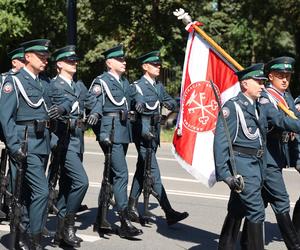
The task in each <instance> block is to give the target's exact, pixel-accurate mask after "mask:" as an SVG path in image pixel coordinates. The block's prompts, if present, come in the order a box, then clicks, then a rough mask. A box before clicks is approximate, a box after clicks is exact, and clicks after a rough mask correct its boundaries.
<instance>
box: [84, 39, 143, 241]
mask: <svg viewBox="0 0 300 250" xmlns="http://www.w3.org/2000/svg"><path fill="white" fill-rule="evenodd" d="M103 55H104V57H105V63H106V66H107V72H104V73H103V74H102V75H100V76H98V77H96V78H95V79H94V81H93V83H92V85H91V88H90V91H91V92H92V93H93V94H94V95H95V96H96V97H97V99H98V100H99V102H100V103H101V105H102V112H103V117H102V119H101V126H100V129H99V131H97V132H96V137H97V140H98V141H99V144H100V146H101V148H102V150H103V152H104V153H105V154H106V153H107V150H108V147H109V146H112V162H111V169H112V185H113V193H114V197H115V201H116V207H117V210H118V212H119V217H120V222H121V228H120V231H119V234H120V236H121V237H124V238H131V237H134V236H138V235H140V234H142V230H140V229H137V228H136V227H134V226H133V225H132V224H131V222H130V220H129V218H128V210H127V204H128V196H127V185H128V168H127V163H126V159H125V157H126V153H127V149H128V144H129V143H130V142H131V141H132V135H131V124H130V121H129V119H128V118H129V111H130V105H131V102H132V101H133V100H135V101H136V109H137V111H138V112H141V111H142V110H143V108H144V103H143V98H142V96H141V95H140V94H139V93H138V92H137V91H136V88H135V87H134V86H133V85H130V84H129V82H128V80H127V79H126V78H125V77H124V76H123V74H124V73H125V70H126V61H125V58H124V56H125V53H124V51H123V46H122V45H118V46H116V47H113V48H111V49H109V50H107V51H105V52H103ZM112 127H114V129H112ZM112 131H114V133H113V134H112ZM99 220H100V218H97V221H99ZM98 226H99V223H96V224H95V228H96V229H97V227H98ZM99 229H100V228H99Z"/></svg>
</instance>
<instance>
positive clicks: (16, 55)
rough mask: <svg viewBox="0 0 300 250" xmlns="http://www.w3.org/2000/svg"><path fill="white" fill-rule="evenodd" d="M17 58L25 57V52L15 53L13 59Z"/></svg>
mask: <svg viewBox="0 0 300 250" xmlns="http://www.w3.org/2000/svg"><path fill="white" fill-rule="evenodd" d="M16 58H24V53H23V52H21V53H17V54H15V55H13V56H12V58H11V60H14V59H16Z"/></svg>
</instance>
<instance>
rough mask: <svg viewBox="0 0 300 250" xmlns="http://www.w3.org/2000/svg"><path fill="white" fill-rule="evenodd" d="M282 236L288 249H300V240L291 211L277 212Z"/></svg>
mask: <svg viewBox="0 0 300 250" xmlns="http://www.w3.org/2000/svg"><path fill="white" fill-rule="evenodd" d="M276 219H277V224H278V226H279V229H280V232H281V235H282V238H283V240H284V243H285V245H286V247H287V248H288V249H292V250H295V249H300V241H299V239H298V235H297V232H296V230H295V228H294V225H293V223H292V220H291V217H290V214H289V213H283V214H276Z"/></svg>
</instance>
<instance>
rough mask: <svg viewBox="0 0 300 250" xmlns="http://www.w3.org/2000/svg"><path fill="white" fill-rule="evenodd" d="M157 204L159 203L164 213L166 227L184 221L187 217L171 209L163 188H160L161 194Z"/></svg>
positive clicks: (185, 214) (184, 213)
mask: <svg viewBox="0 0 300 250" xmlns="http://www.w3.org/2000/svg"><path fill="white" fill-rule="evenodd" d="M159 203H160V206H161V208H162V209H163V210H164V212H165V215H166V220H167V223H168V225H173V224H175V223H177V222H179V221H181V220H184V219H185V218H187V217H188V216H189V214H188V213H187V212H182V213H180V212H177V211H175V210H174V209H173V208H172V207H171V204H170V202H169V200H168V197H167V193H166V191H165V189H164V187H162V194H161V197H160V198H159Z"/></svg>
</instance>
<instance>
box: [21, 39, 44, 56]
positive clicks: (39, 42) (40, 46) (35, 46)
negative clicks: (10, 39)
mask: <svg viewBox="0 0 300 250" xmlns="http://www.w3.org/2000/svg"><path fill="white" fill-rule="evenodd" d="M49 45H50V40H48V39H36V40H31V41H28V42H24V43H21V46H22V47H23V48H24V52H25V53H26V52H48V50H49Z"/></svg>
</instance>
